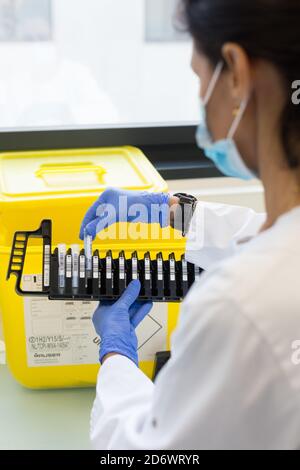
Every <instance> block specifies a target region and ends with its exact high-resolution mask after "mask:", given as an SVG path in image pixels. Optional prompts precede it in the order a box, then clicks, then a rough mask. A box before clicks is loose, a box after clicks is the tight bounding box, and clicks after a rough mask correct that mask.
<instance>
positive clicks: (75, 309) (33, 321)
mask: <svg viewBox="0 0 300 470" xmlns="http://www.w3.org/2000/svg"><path fill="white" fill-rule="evenodd" d="M110 186H114V187H120V188H123V189H134V190H145V191H151V192H158V191H160V192H165V191H167V190H168V188H167V184H166V183H165V181H164V180H163V179H162V178H161V176H160V175H159V174H158V172H157V171H156V170H155V168H154V167H153V166H152V165H151V163H150V162H149V160H148V159H147V158H146V157H145V155H144V154H143V153H142V152H141V151H140V150H138V149H136V148H133V147H121V148H100V149H88V150H68V151H51V152H49V151H47V152H25V153H24V152H23V153H3V154H0V313H1V314H2V321H3V330H4V339H5V344H6V357H7V362H8V365H9V368H10V370H11V373H12V374H13V376H14V377H15V379H16V380H17V381H18V382H20V383H21V384H22V385H24V386H26V387H29V388H58V387H86V386H93V385H94V384H95V382H96V376H97V372H98V369H99V364H98V341H99V339H98V338H97V336H96V334H95V332H94V330H93V327H92V323H91V321H90V318H91V315H92V313H93V311H94V310H95V307H96V304H95V302H84V303H78V302H75V303H74V304H72V303H70V302H61V301H49V300H48V299H45V298H41V297H37V298H36V297H32V298H29V297H24V298H23V297H20V296H18V295H17V294H16V293H15V279H14V277H12V278H11V279H10V280H9V281H6V271H7V267H8V262H9V255H10V249H11V244H12V239H13V235H14V233H15V232H16V231H20V230H24V231H29V230H36V229H37V228H38V227H39V225H40V222H41V221H42V220H43V219H51V220H52V222H53V239H52V243H53V246H55V245H57V244H58V243H66V244H67V245H71V244H73V243H81V242H80V241H79V239H78V234H79V227H80V223H81V221H82V218H83V216H84V214H85V212H86V210H87V208H88V207H89V206H90V205H91V204H92V203H93V202H94V201H95V200H96V199H97V197H98V196H99V194H100V193H101V192H102V191H104V190H105V189H106V188H107V187H110ZM134 225H135V224H134ZM132 228H133V226H131V227H130V225H127V224H125V225H124V224H117V225H116V226H115V227H114V229H112V230H115V232H112V233H110V235H109V238H105V236H104V237H103V239H102V240H101V241H99V240H98V241H97V242H96V243H95V248H98V249H99V250H100V252H101V253H104V252H106V251H107V250H108V249H112V250H113V253H114V254H115V255H118V253H119V251H121V250H125V251H126V252H132V251H134V250H137V251H138V253H139V254H140V255H142V254H143V253H145V251H148V250H149V251H150V252H151V254H152V255H153V256H155V254H156V253H157V252H158V251H162V252H163V254H165V255H166V256H167V255H168V254H169V253H170V252H171V251H174V252H175V253H176V256H177V257H179V256H180V255H181V254H182V253H183V251H184V241H183V239H182V238H179V237H178V232H175V231H173V230H171V229H164V230H160V229H159V230H157V227H156V228H154V232H153V227H150V226H142V225H141V224H138V225H137V227H135V228H134V230H136V234H137V235H138V233H140V232H141V231H142V232H143V233H144V234H145V233H146V237H145V236H144V238H143V239H142V240H140V239H138V240H135V239H134V237H133V239H132ZM120 233H122V236H121V238H120ZM129 234H130V235H131V238H129V237H128V235H129ZM104 235H105V234H104ZM27 252H28V254H27V258H26V263H25V269H24V276H23V281H24V287H27V289H28V288H29V289H30V290H32V289H33V288H35V287H36V286H38V284H39V279H40V273H41V259H42V250H41V247H40V246H39V242H37V241H35V240H34V241H33V242H30V244H29V246H28V250H27ZM178 311H179V305H169V306H167V305H165V304H160V305H155V307H154V309H153V311H152V312H151V316H150V317H149V318H147V320H146V321H145V322H144V324H143V325H142V326H141V327H140V330H139V331H138V336H139V344H140V346H141V348H140V350H139V352H140V360H141V362H140V366H141V368H142V370H144V372H146V373H147V375H149V376H150V377H151V376H152V372H153V359H154V354H155V352H156V351H158V350H164V349H166V348H168V347H169V339H170V334H171V332H172V330H173V329H174V327H175V325H176V321H177V314H178ZM153 338H156V339H155V340H154V339H153Z"/></svg>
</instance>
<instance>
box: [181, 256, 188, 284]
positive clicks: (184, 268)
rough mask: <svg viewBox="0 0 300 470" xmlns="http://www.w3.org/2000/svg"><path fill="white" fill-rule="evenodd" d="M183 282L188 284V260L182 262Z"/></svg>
mask: <svg viewBox="0 0 300 470" xmlns="http://www.w3.org/2000/svg"><path fill="white" fill-rule="evenodd" d="M182 280H183V282H188V268H187V261H186V260H182Z"/></svg>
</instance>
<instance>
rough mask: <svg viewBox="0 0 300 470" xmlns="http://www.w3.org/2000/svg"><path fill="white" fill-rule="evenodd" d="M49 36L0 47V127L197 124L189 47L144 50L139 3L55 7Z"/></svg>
mask: <svg viewBox="0 0 300 470" xmlns="http://www.w3.org/2000/svg"><path fill="white" fill-rule="evenodd" d="M53 28H54V30H53V32H54V40H53V42H52V43H51V42H50V43H37V44H35V43H1V44H0V60H1V64H2V69H1V74H0V111H1V112H0V126H14V125H17V126H30V125H31V126H32V125H33V126H37V125H49V124H51V125H53V124H57V125H61V124H66V125H72V124H77V125H80V124H86V125H88V124H99V123H111V122H121V123H129V122H130V123H133V122H152V121H153V122H164V121H176V122H178V121H190V120H196V119H197V118H198V100H197V89H198V80H197V79H196V77H195V76H194V74H193V73H192V71H191V69H190V57H191V44H190V43H189V42H174V43H165V42H162V43H147V42H146V41H145V2H144V0H113V1H112V0H53Z"/></svg>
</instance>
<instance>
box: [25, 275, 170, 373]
mask: <svg viewBox="0 0 300 470" xmlns="http://www.w3.org/2000/svg"><path fill="white" fill-rule="evenodd" d="M23 286H24V288H25V289H26V290H29V289H30V290H33V291H34V290H36V291H38V290H41V287H42V276H40V275H26V276H23ZM97 307H98V302H89V301H86V302H80V301H60V300H48V299H47V298H45V297H25V298H24V314H25V331H26V349H27V364H28V367H48V366H65V365H81V364H82V365H83V364H98V363H99V343H100V341H101V340H100V338H99V337H98V336H97V334H96V332H95V330H94V326H93V322H92V317H93V314H94V311H95V310H96V308H97ZM137 335H138V353H139V360H140V361H153V360H154V356H155V353H156V352H157V351H164V350H166V347H167V304H155V305H154V307H153V309H152V310H151V312H150V315H149V316H147V317H146V318H145V320H144V321H143V322H142V323H141V324H140V325H139V326H138V328H137Z"/></svg>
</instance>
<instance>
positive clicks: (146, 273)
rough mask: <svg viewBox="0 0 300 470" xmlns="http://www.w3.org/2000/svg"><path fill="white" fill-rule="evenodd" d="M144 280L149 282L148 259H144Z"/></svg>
mask: <svg viewBox="0 0 300 470" xmlns="http://www.w3.org/2000/svg"><path fill="white" fill-rule="evenodd" d="M145 280H146V281H150V280H151V270H150V258H145Z"/></svg>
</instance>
